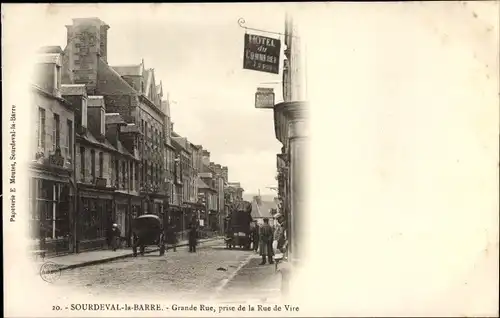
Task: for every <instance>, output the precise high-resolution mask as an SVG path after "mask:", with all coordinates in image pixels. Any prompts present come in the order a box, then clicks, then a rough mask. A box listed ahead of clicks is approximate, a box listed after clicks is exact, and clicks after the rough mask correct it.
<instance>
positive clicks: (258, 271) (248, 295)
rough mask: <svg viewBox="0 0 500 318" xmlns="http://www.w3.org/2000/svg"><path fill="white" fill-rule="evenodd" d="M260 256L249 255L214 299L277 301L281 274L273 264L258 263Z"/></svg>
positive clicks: (253, 301) (239, 301) (243, 301)
mask: <svg viewBox="0 0 500 318" xmlns="http://www.w3.org/2000/svg"><path fill="white" fill-rule="evenodd" d="M261 261H262V258H261V257H260V256H259V255H257V254H255V255H251V256H250V257H249V259H248V260H247V262H246V263H245V264H244V265H243V266H242V267H241V268H240V269H239V270H237V272H236V273H235V275H234V277H231V278H229V280H228V281H227V283H226V284H225V285H223V286H221V288H220V291H219V293H218V295H217V296H216V300H217V301H220V302H238V303H247V302H251V303H255V302H270V303H276V302H279V300H280V298H281V274H280V273H279V272H275V267H274V265H269V264H266V265H259V264H260V262H261Z"/></svg>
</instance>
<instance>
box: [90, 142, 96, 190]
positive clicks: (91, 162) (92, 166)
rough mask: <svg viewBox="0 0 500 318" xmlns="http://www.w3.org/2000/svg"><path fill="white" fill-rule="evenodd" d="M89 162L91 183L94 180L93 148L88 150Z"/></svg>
mask: <svg viewBox="0 0 500 318" xmlns="http://www.w3.org/2000/svg"><path fill="white" fill-rule="evenodd" d="M90 164H91V168H90V175H91V176H92V183H94V182H95V150H94V149H92V150H91V151H90Z"/></svg>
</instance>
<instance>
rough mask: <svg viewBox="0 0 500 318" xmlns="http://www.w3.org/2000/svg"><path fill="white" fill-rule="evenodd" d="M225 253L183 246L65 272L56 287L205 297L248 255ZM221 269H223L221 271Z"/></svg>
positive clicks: (210, 246) (208, 246) (214, 247)
mask: <svg viewBox="0 0 500 318" xmlns="http://www.w3.org/2000/svg"><path fill="white" fill-rule="evenodd" d="M251 254H252V252H250V251H242V250H226V249H225V248H224V246H223V244H222V242H221V241H214V242H209V243H204V244H203V245H201V246H199V248H198V249H197V252H196V253H189V252H188V250H187V248H186V247H181V248H178V249H177V251H176V252H173V251H171V250H169V251H168V252H167V254H166V255H165V256H161V257H160V256H159V255H158V253H152V254H146V255H145V256H138V257H129V258H125V259H121V260H117V261H113V262H109V263H105V264H100V265H94V266H87V267H81V268H77V269H73V270H67V271H64V272H63V273H62V275H61V278H60V279H59V280H58V281H57V282H56V283H55V285H56V286H68V285H71V286H74V288H75V289H80V288H81V289H82V292H83V293H86V294H87V295H91V296H98V295H103V296H109V295H113V296H120V295H123V296H131V295H143V294H154V295H165V296H166V297H168V296H173V295H175V298H176V299H183V298H184V299H185V298H189V299H195V298H198V297H202V298H206V297H207V296H206V295H207V294H210V293H212V292H213V291H214V290H215V289H216V288H217V287H218V286H219V285H220V284H221V282H222V281H223V280H224V279H227V278H228V277H229V276H230V275H231V274H232V273H234V272H235V271H236V269H237V268H238V266H239V265H240V264H242V263H243V262H244V261H245V260H246V259H247V258H248V257H249V255H251ZM221 268H222V269H224V270H221Z"/></svg>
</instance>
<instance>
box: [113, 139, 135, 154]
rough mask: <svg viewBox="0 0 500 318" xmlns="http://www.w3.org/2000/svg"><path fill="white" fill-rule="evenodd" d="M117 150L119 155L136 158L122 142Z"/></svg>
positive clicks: (118, 144)
mask: <svg viewBox="0 0 500 318" xmlns="http://www.w3.org/2000/svg"><path fill="white" fill-rule="evenodd" d="M116 146H117V147H116V149H117V150H118V152H119V153H121V154H123V155H126V156H129V157H134V155H132V154H131V153H130V152H129V151H128V150H127V149H126V148H125V147H124V146H123V145H122V143H121V142H120V141H118V143H117V144H116Z"/></svg>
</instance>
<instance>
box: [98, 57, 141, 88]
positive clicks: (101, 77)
mask: <svg viewBox="0 0 500 318" xmlns="http://www.w3.org/2000/svg"><path fill="white" fill-rule="evenodd" d="M97 77H98V81H97V86H98V88H99V92H100V93H102V94H106V95H131V94H137V93H138V92H137V91H136V90H135V89H134V88H133V87H132V86H130V85H129V84H128V83H127V82H126V81H125V80H124V79H123V78H122V77H121V75H120V74H119V73H118V72H116V71H115V70H114V69H112V68H111V67H110V66H109V65H108V64H106V62H104V61H103V60H102V59H101V58H99V64H98V75H97Z"/></svg>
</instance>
